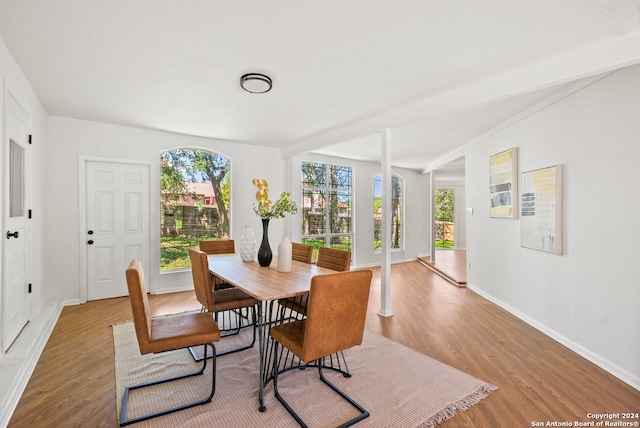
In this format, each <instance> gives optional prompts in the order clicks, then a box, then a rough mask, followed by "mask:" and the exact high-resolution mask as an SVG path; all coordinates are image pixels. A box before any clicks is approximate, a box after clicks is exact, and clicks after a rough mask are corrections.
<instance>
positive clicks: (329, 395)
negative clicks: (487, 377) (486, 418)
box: [113, 323, 496, 428]
mask: <svg viewBox="0 0 640 428" xmlns="http://www.w3.org/2000/svg"><path fill="white" fill-rule="evenodd" d="M246 330H250V329H246ZM113 336H114V344H115V354H116V356H115V360H116V361H115V367H116V398H117V410H118V415H115V416H114V418H115V420H117V418H118V417H119V414H120V406H121V403H122V395H123V392H124V388H125V387H126V386H131V385H136V384H140V383H145V382H148V381H150V380H154V379H159V378H163V377H168V376H171V375H177V374H182V373H188V372H190V371H195V370H196V369H197V367H199V366H196V363H195V362H194V361H193V358H192V357H191V354H190V353H189V352H188V351H187V350H179V351H173V352H165V353H161V354H151V355H140V352H139V349H138V343H137V340H136V337H135V331H134V327H133V324H132V323H125V324H118V325H114V326H113ZM241 339H243V338H241V337H235V338H224V339H222V340H221V342H218V343H217V344H216V346H217V348H218V352H220V351H222V350H223V349H225V348H228V347H229V346H234V343H232V342H235V341H239V340H241ZM244 339H245V340H246V338H244ZM345 356H346V358H347V363H348V365H349V371H350V372H351V374H352V376H351V377H350V378H345V377H343V376H342V375H341V374H339V373H336V372H333V371H330V370H324V371H323V372H324V373H325V376H326V377H327V378H328V379H329V380H330V381H331V382H333V383H334V384H335V385H336V386H338V388H341V389H342V390H343V391H344V392H346V393H347V394H348V395H350V396H351V397H352V398H353V399H355V400H356V401H357V402H358V403H360V404H361V405H362V406H363V407H364V408H365V409H367V410H368V411H369V413H370V414H371V415H370V416H369V417H368V418H367V419H364V420H363V421H361V422H359V423H358V424H357V425H356V426H358V427H403V428H404V427H433V426H436V425H437V424H438V423H440V422H442V421H443V420H445V419H449V418H452V417H454V416H455V415H456V413H458V412H461V411H464V410H465V409H468V408H469V407H471V406H473V405H474V404H477V403H478V402H479V401H480V400H482V399H483V398H485V397H486V396H488V395H489V394H490V393H491V392H492V391H493V390H495V389H496V387H495V386H493V385H491V384H488V383H486V382H483V381H481V380H479V379H476V378H474V377H473V376H470V375H468V374H466V373H464V372H461V371H459V370H457V369H455V368H453V367H450V366H448V365H446V364H443V363H441V362H439V361H437V360H434V359H432V358H430V357H428V356H426V355H423V354H420V353H418V352H416V351H413V350H412V349H410V348H407V347H405V346H403V345H401V344H398V343H396V342H393V341H391V340H389V339H386V338H384V337H382V336H380V335H377V334H375V333H372V332H370V331H365V336H364V341H363V344H362V345H361V346H358V347H355V348H353V349H350V350H348V351H345ZM210 370H211V364H208V365H207V370H206V371H205V373H204V375H202V376H196V377H192V378H188V379H185V380H181V381H178V382H174V385H170V386H168V385H167V384H165V385H161V386H157V387H154V388H153V389H150V390H148V391H147V392H145V393H141V392H138V391H132V392H131V394H130V397H129V399H130V404H129V409H128V411H127V418H131V417H135V416H138V415H141V414H145V413H149V412H151V411H154V410H159V409H161V408H163V407H162V406H170V405H172V403H174V405H177V404H180V403H185V402H188V401H187V400H192V401H195V400H196V399H198V398H202V397H206V396H207V395H208V394H207V393H208V391H209V390H208V389H207V388H208V387H209V388H210V384H211V372H210ZM258 370H259V359H258V345H257V341H256V345H255V346H254V348H252V349H248V350H245V351H241V352H238V353H234V354H227V355H224V356H221V357H218V358H217V382H216V393H215V395H214V397H213V401H212V402H211V403H208V404H205V405H202V406H196V407H193V408H191V409H187V410H183V411H180V412H177V413H174V414H171V415H166V416H162V417H159V418H156V419H152V420H150V421H144V422H140V423H137V424H135V425H133V426H134V427H136V428H143V427H222V428H227V427H238V428H247V427H268V428H278V427H296V426H297V424H296V422H295V421H294V419H293V418H292V417H291V416H290V415H289V414H288V413H287V411H286V410H285V409H284V407H282V405H281V404H280V403H279V402H278V401H277V400H276V398H275V397H274V395H273V382H271V383H269V384H267V386H266V388H265V405H266V407H267V410H266V411H265V412H260V411H258ZM278 387H279V390H280V393H281V394H282V395H283V396H284V397H285V398H286V399H287V401H288V402H289V404H290V405H291V406H292V407H293V408H294V409H295V410H296V412H297V413H298V414H299V415H300V416H301V417H302V420H304V421H305V423H307V424H308V425H309V426H310V427H335V426H338V425H340V424H341V423H342V422H344V421H346V420H349V419H351V418H352V417H354V416H355V415H357V411H356V410H355V409H353V408H352V407H351V406H350V405H349V404H347V403H346V402H344V401H343V400H342V398H340V397H339V396H338V395H337V394H336V393H335V392H333V391H332V390H331V389H330V388H329V387H327V386H326V385H324V384H323V383H322V382H321V381H320V380H319V378H318V371H317V369H310V368H308V369H305V370H297V369H296V370H291V371H288V372H286V373H284V374H283V375H281V376H279V377H278ZM176 400H177V402H176ZM158 406H160V407H158ZM354 412H355V413H354Z"/></svg>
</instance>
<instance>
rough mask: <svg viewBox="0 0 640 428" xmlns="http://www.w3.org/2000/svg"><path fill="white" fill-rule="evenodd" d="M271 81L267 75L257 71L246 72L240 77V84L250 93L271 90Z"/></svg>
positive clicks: (262, 92) (261, 92)
mask: <svg viewBox="0 0 640 428" xmlns="http://www.w3.org/2000/svg"><path fill="white" fill-rule="evenodd" d="M272 84H273V82H272V81H271V78H270V77H269V76H265V75H264V74H258V73H248V74H245V75H244V76H242V77H241V78H240V86H242V89H244V90H245V91H247V92H251V93H252V94H264V93H265V92H269V91H270V90H271V87H272Z"/></svg>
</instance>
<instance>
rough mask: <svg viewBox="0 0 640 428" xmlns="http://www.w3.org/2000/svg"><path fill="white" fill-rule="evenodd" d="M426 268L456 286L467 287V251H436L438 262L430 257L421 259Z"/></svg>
mask: <svg viewBox="0 0 640 428" xmlns="http://www.w3.org/2000/svg"><path fill="white" fill-rule="evenodd" d="M418 260H420V261H422V262H423V263H424V264H425V266H427V267H429V268H430V269H433V270H434V271H435V272H436V273H440V274H441V275H443V276H444V277H445V278H447V279H449V280H450V281H451V282H452V283H453V284H454V285H457V286H459V287H465V286H466V284H467V251H466V250H453V249H451V250H450V249H445V250H436V259H435V260H436V261H435V262H433V261H431V258H430V257H429V256H427V257H421V258H419V259H418Z"/></svg>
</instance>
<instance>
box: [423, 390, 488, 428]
mask: <svg viewBox="0 0 640 428" xmlns="http://www.w3.org/2000/svg"><path fill="white" fill-rule="evenodd" d="M496 389H498V387H497V386H495V385H491V384H489V383H483V384H482V385H480V386H479V387H478V389H476V390H475V391H473V392H472V393H471V394H469V395H467V396H466V397H464V398H462V399H460V400H458V401H455V402H453V403H450V404H448V405H447V406H446V407H443V408H442V409H441V410H440V411H438V412H437V413H436V414H435V415H433V416H432V417H431V418H429V419H427V420H426V421H424V423H422V424H420V425H418V428H434V427H435V426H436V425H439V424H441V423H442V422H444V421H446V420H447V419H451V418H452V417H454V416H455V415H456V414H458V413H459V412H464V411H465V410H467V409H469V408H470V407H471V406H474V405H476V404H478V403H479V402H480V400H482V399H484V398H486V397H487V396H488V395H489V394H491V393H492V392H493V391H495V390H496Z"/></svg>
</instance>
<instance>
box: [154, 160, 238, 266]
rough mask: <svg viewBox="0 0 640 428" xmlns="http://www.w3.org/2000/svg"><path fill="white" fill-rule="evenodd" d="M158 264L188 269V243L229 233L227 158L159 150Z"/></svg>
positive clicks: (194, 244) (228, 169) (228, 164)
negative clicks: (160, 151)
mask: <svg viewBox="0 0 640 428" xmlns="http://www.w3.org/2000/svg"><path fill="white" fill-rule="evenodd" d="M160 165H161V172H160V229H161V230H160V270H173V269H187V268H189V266H190V263H189V248H191V247H197V246H198V242H199V241H203V240H206V239H229V231H230V230H231V228H230V218H231V212H230V207H231V203H230V202H231V200H230V198H231V195H230V192H229V189H230V186H229V185H230V179H231V173H230V167H231V165H230V161H229V159H227V158H226V157H224V156H222V155H220V154H218V153H215V152H210V151H207V150H202V149H195V148H181V149H175V150H167V151H164V152H162V153H161V154H160Z"/></svg>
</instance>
